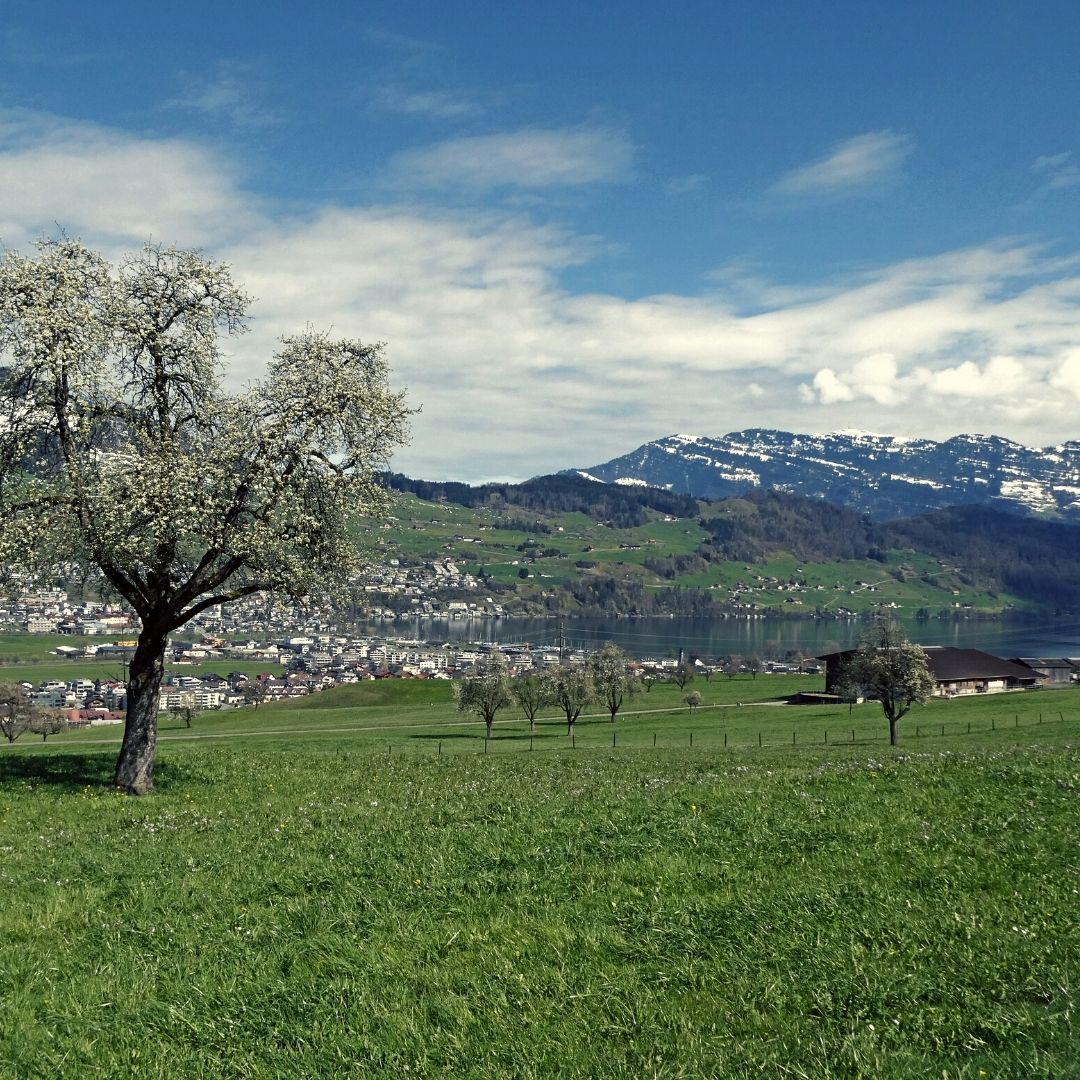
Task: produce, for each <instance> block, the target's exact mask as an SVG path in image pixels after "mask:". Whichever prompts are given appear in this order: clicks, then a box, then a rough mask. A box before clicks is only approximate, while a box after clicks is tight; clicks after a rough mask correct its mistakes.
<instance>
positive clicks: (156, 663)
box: [113, 628, 168, 795]
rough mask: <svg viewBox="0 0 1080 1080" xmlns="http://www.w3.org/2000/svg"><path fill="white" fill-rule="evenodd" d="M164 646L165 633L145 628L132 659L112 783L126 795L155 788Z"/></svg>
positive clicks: (165, 640) (140, 793)
mask: <svg viewBox="0 0 1080 1080" xmlns="http://www.w3.org/2000/svg"><path fill="white" fill-rule="evenodd" d="M167 643H168V634H167V633H161V634H158V633H152V632H151V631H150V630H148V629H146V628H144V629H143V632H142V634H140V635H139V644H138V646H137V647H136V649H135V655H134V656H133V657H132V659H131V668H130V670H129V672H128V693H127V720H126V722H125V724H124V742H123V745H122V746H121V747H120V757H119V758H118V759H117V762H116V776H115V778H114V781H113V782H114V783H115V784H116V786H117V787H118V788H120V790H121V791H124V792H126V793H127V794H128V795H146V794H147V793H148V792H150V791H152V790H153V787H154V752H155V750H156V748H157V712H158V698H159V696H160V693H161V680H162V677H163V676H164V674H165V646H166V644H167Z"/></svg>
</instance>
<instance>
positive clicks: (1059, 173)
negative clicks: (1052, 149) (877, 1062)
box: [1031, 150, 1080, 191]
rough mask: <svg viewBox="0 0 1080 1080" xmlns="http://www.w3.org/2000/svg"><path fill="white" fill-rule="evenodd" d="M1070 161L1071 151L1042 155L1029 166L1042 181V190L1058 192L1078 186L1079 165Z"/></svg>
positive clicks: (1079, 182) (1079, 178)
mask: <svg viewBox="0 0 1080 1080" xmlns="http://www.w3.org/2000/svg"><path fill="white" fill-rule="evenodd" d="M1071 159H1072V151H1071V150H1066V151H1064V152H1063V153H1061V154H1044V155H1042V156H1041V157H1037V158H1036V159H1035V161H1034V162H1033V163H1032V165H1031V171H1032V172H1036V173H1039V174H1040V175H1041V176H1042V177H1043V178H1044V179H1043V189H1044V190H1046V191H1060V190H1061V189H1063V188H1070V187H1075V186H1076V185H1077V184H1080V165H1077V164H1076V163H1075V162H1074V161H1072V160H1071Z"/></svg>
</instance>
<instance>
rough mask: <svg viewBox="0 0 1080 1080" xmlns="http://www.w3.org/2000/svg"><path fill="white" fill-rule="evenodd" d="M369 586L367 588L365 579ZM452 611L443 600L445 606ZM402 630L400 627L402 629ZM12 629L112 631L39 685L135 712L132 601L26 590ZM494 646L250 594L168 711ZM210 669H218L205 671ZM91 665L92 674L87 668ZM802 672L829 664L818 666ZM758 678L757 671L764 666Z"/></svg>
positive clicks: (413, 581)
mask: <svg viewBox="0 0 1080 1080" xmlns="http://www.w3.org/2000/svg"><path fill="white" fill-rule="evenodd" d="M435 573H437V574H438V575H439V577H440V578H443V577H445V578H447V579H449V580H451V581H452V580H453V579H454V578H455V577H459V578H461V579H462V581H461V585H462V587H463V588H470V587H474V586H475V582H474V581H470V580H469V577H470V575H467V574H460V572H457V571H456V568H454V567H453V566H452V565H443V566H442V567H441V569H439V570H436V571H435ZM385 576H386V577H387V578H388V579H390V580H388V581H386V582H380V583H377V584H376V585H374V587H375V588H379V589H385V588H386V587H387V585H396V586H397V587H398V588H399V589H401V590H403V591H405V593H406V595H408V594H409V593H410V592H411V591H412V590H417V592H418V593H419V595H420V596H421V597H423V596H424V586H425V584H426V583H427V580H428V579H426V578H425V577H423V576H422V575H421V574H418V573H416V572H415V571H413V570H409V571H404V570H395V569H394V568H391V569H390V570H388V571H386V572H385ZM365 587H366V586H365ZM440 604H441V605H442V606H437V605H440ZM419 608H420V610H419V612H415V609H414V613H419V614H429V615H432V616H438V615H442V616H443V617H444V618H454V617H455V613H456V612H460V614H461V617H476V616H477V615H481V616H483V615H485V614H486V615H489V616H491V617H499V616H500V615H502V614H503V613H502V612H501V610H499V608H498V605H492V607H491V609H488V608H484V607H481V608H480V609H479V610H477V606H476V605H471V604H469V605H467V604H461V605H458V604H456V603H455V602H453V601H451V602H445V601H438V600H434V599H430V598H428V599H421V601H420V604H419ZM366 615H367V617H369V618H370V617H378V616H379V615H383V616H384V617H388V616H392V615H393V612H392V611H389V610H386V611H383V610H382V609H375V610H372V609H368V610H367V611H366ZM390 625H391V626H392V624H390ZM0 630H8V631H23V632H26V633H28V634H67V635H70V636H71V637H72V638H85V637H100V638H101V639H102V640H101V642H100V643H97V642H93V643H89V644H86V643H79V644H72V645H70V646H68V645H60V646H58V647H57V648H56V650H55V653H56V655H57V657H58V658H66V659H71V660H82V661H85V660H88V659H92V660H94V661H95V662H96V663H99V664H100V665H101V672H102V673H101V675H100V676H99V677H97V678H94V679H90V678H85V677H83V678H73V679H70V680H61V679H54V680H44V681H42V682H40V683H39V684H38V685H36V686H34V687H33V689H32V691H31V696H32V698H33V700H34V701H35V703H36V704H39V705H41V706H43V707H46V708H51V709H57V710H62V711H63V712H64V713H65V714H66V719H67V722H68V723H69V724H73V725H91V726H98V725H102V724H115V723H121V722H122V721H123V718H124V710H125V707H126V696H127V688H126V678H125V676H126V665H127V663H128V662H129V661H130V659H131V656H132V654H133V653H134V651H135V643H136V638H137V635H138V619H137V618H136V616H135V615H134V613H133V612H131V611H130V610H129V609H127V608H126V607H125V606H124V605H121V604H109V603H103V602H100V601H83V602H79V601H74V600H72V599H70V598H69V596H68V594H67V592H66V591H65V590H63V589H60V588H53V589H35V590H31V589H24V590H20V591H18V592H16V593H15V594H14V595H11V596H7V597H4V596H2V595H0ZM494 647H495V646H492V645H485V644H479V643H477V644H470V645H462V644H460V643H454V644H451V643H448V642H445V643H441V642H424V641H418V640H412V639H402V638H398V637H395V636H394V635H393V634H392V633H388V634H386V635H380V636H358V635H356V634H351V633H348V632H345V631H342V629H341V628H340V626H339V624H338V622H337V616H336V615H332V614H330V613H328V612H317V611H311V610H307V609H303V608H300V607H298V606H296V605H291V604H285V603H282V602H281V601H280V600H275V601H272V602H270V603H268V602H267V601H266V600H265V599H264V600H261V601H260V600H256V599H248V600H245V601H239V602H237V603H235V604H232V605H229V606H227V607H225V608H222V609H218V610H217V611H215V612H210V613H207V614H205V615H203V616H202V617H200V618H199V619H196V620H193V622H192V623H190V624H189V625H188V626H187V627H185V628H184V631H183V632H182V633H181V634H179V635H177V636H175V637H174V638H173V640H171V641H170V645H169V653H168V657H167V663H168V665H169V668H170V673H169V674H168V675H167V678H166V683H165V685H164V687H163V689H162V694H161V702H160V706H159V707H160V710H161V711H162V712H174V713H179V714H181V715H183V714H188V711H189V710H190V711H194V712H199V711H203V710H207V709H231V708H240V707H244V706H255V707H257V706H258V705H259V704H260V703H262V702H264V701H280V700H284V699H288V698H298V697H304V696H306V695H308V694H312V693H318V692H320V691H322V690H326V689H329V688H331V687H335V686H342V685H347V684H350V683H357V682H361V681H364V680H368V679H381V678H404V679H452V678H454V677H455V676H461V675H463V674H465V673H467V672H468V671H469V669H470V668H471V667H472V666H473V665H474V664H475V663H476V661H477V659H478V658H479V657H480V656H482V655H483V654H484V652H485V651H488V650H490V649H491V648H494ZM499 648H500V649H501V651H502V652H503V654H504V656H505V657H506V660H507V664H508V666H509V668H510V670H511V672H512V673H520V672H525V671H533V670H536V669H537V668H543V667H546V666H548V665H551V664H558V663H560V662H569V663H571V664H574V663H584V661H585V657H586V654H585V652H584V651H583V650H580V649H573V648H564V649H559V648H557V647H555V646H554V645H551V644H545V645H537V646H532V645H529V644H528V643H521V644H516V645H502V646H499ZM234 661H243V662H245V663H244V667H245V668H247V669H248V671H250V669H251V664H252V662H254V663H256V664H264V665H265V670H260V671H258V672H257V673H255V674H248V673H247V672H241V671H236V670H230V664H231V663H232V662H234ZM695 663H696V666H697V667H698V669H699V670H700V671H702V672H703V673H707V674H710V675H711V674H712V673H713V672H714V671H719V670H720V668H721V665H720V664H719V663H717V664H716V665H715V666H709V665H706V664H705V663H704V662H702V661H700V660H697V661H695ZM188 664H190V665H196V664H197V665H199V668H200V669H201V670H200V672H199V673H198V674H196V673H194V672H193V673H192V674H190V675H187V674H182V673H178V672H177V669H178V668H183V667H184V666H185V665H188ZM207 664H211V665H213V667H214V668H215V670H214V671H212V672H206V671H205V670H204V669H205V667H206V665H207ZM678 664H679V660H678V658H676V657H671V656H665V657H652V658H650V657H643V658H639V659H635V660H633V661H632V662H631V665H630V666H631V668H632V669H636V670H637V671H638V672H639V673H640V672H652V671H655V672H657V673H665V672H668V671H669V669H670V670H674V669H675V668H676V667H677V666H678ZM84 670H85V669H84ZM794 670H799V663H798V661H797V660H794V661H788V662H782V661H770V662H768V663H762V665H761V667H760V671H761V672H789V671H794ZM802 670H804V671H809V672H812V673H817V672H820V671H821V670H823V669H822V668H820V667H819V666H818V665H817V664H816V663H813V662H811V663H810V665H809V667H804V668H803V669H802ZM755 673H756V672H755Z"/></svg>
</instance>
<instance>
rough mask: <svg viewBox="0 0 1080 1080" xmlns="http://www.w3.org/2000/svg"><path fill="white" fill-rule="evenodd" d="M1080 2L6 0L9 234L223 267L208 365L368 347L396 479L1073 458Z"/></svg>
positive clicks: (1078, 307)
mask: <svg viewBox="0 0 1080 1080" xmlns="http://www.w3.org/2000/svg"><path fill="white" fill-rule="evenodd" d="M1077 56H1080V9H1078V8H1077V6H1076V4H1075V2H1073V3H1064V2H1062V3H1058V2H1055V0H1048V2H1045V3H1039V4H1033V5H1032V4H1026V5H1021V4H1019V3H1000V2H994V0H988V2H984V3H981V4H977V5H976V4H961V3H941V2H940V0H939V2H937V3H921V2H911V3H907V4H903V5H899V4H886V3H873V2H865V0H864V2H862V3H846V2H830V3H828V4H826V3H817V4H815V3H808V2H803V3H794V2H790V0H778V2H773V3H761V4H748V3H738V4H736V3H721V2H712V3H705V2H696V0H694V2H685V3H674V4H672V5H669V7H668V8H667V9H665V10H661V9H660V8H659V7H658V6H657V5H655V4H651V3H650V4H645V3H639V2H637V0H624V2H622V3H618V4H615V3H589V2H587V0H579V2H577V3H564V2H562V0H556V2H548V3H545V4H543V5H512V4H506V3H480V2H463V3H442V4H433V3H401V2H398V3H393V4H391V3H383V2H380V0H375V2H368V3H363V4H359V3H357V4H352V5H349V4H335V5H329V4H319V3H313V4H312V3H309V4H294V3H272V2H270V3H263V4H259V5H254V4H244V3H234V4H220V3H219V4H214V5H210V4H205V3H202V2H190V3H188V4H186V5H183V6H182V7H177V8H171V9H167V8H165V7H163V6H159V5H150V4H145V3H138V4H135V3H102V4H99V5H86V4H74V3H51V4H41V3H29V2H25V0H7V3H6V5H5V17H4V20H3V22H2V24H0V242H2V243H3V244H4V245H5V246H6V247H9V248H17V249H25V248H26V247H27V246H28V245H29V244H30V243H32V241H33V239H34V238H35V237H37V236H40V235H42V234H48V233H54V232H55V231H56V228H57V226H60V227H62V228H63V229H64V230H65V231H67V232H68V233H69V234H71V235H77V236H80V237H82V238H83V239H84V240H86V241H87V242H88V243H90V244H92V245H93V246H95V247H98V248H100V249H102V250H103V251H105V252H107V253H108V254H110V255H111V256H119V255H120V254H121V253H123V252H125V251H128V250H131V249H132V248H134V247H137V246H138V245H139V244H141V243H142V242H143V241H145V240H146V239H148V238H153V239H155V240H159V241H163V242H165V243H175V244H177V245H179V246H185V247H199V248H201V249H203V250H204V251H206V252H207V253H208V254H210V255H212V256H214V257H217V258H221V259H224V260H226V261H228V262H230V263H231V264H232V265H233V267H234V269H235V272H236V275H237V277H238V278H239V279H240V280H241V281H242V282H243V283H244V285H245V286H246V287H247V289H248V290H249V291H250V292H251V293H252V294H253V295H254V296H255V297H256V301H255V303H254V304H253V306H252V320H253V321H252V333H250V334H248V335H247V336H245V337H244V338H242V339H239V340H238V341H236V342H234V343H230V345H229V355H228V365H229V373H230V377H231V378H233V379H235V380H238V381H239V380H244V379H247V378H251V377H255V376H257V375H258V373H259V371H260V368H261V365H262V364H263V363H264V362H265V360H266V358H267V357H268V356H269V355H270V354H271V352H272V351H273V348H274V342H275V340H276V339H277V337H278V336H280V335H281V334H284V333H288V332H291V331H294V330H296V329H297V328H300V327H303V326H304V325H306V324H312V325H315V326H317V327H320V328H323V327H326V328H332V329H333V330H334V331H335V332H337V333H339V334H341V335H343V336H350V337H359V338H362V339H364V340H384V341H386V342H387V349H388V355H389V357H390V359H391V363H392V366H393V369H394V372H395V376H396V378H397V380H398V381H399V383H400V384H403V385H407V386H408V388H409V394H410V399H411V400H412V401H413V402H414V403H415V404H417V405H421V406H422V412H421V413H420V415H418V416H417V417H416V419H415V423H414V426H413V440H412V443H411V445H410V446H409V447H408V448H407V449H405V450H402V451H401V452H400V453H399V454H398V456H397V457H396V458H395V461H394V465H395V467H396V468H399V469H402V470H403V471H406V472H409V473H411V474H413V475H417V476H425V477H429V478H455V479H463V480H470V481H478V480H483V479H494V478H523V477H526V476H529V475H533V474H536V473H539V472H545V471H551V470H555V469H559V468H567V467H572V466H587V465H591V464H595V463H597V462H599V461H602V460H606V459H607V458H609V457H613V456H615V455H617V454H620V453H624V452H626V451H628V450H630V449H632V448H633V447H635V446H636V445H638V444H639V443H641V442H644V441H646V440H648V439H652V438H658V437H660V436H663V435H667V434H671V433H673V432H676V431H679V432H688V433H700V434H709V435H718V434H722V433H724V432H727V431H732V430H738V429H741V428H746V427H781V428H787V429H790V430H795V431H827V430H836V429H847V428H857V429H860V430H871V431H877V432H882V433H885V434H897V435H920V436H928V437H936V438H941V437H947V436H949V435H953V434H957V433H960V432H976V431H977V432H984V433H993V434H1000V435H1005V436H1007V437H1010V438H1013V439H1016V440H1018V441H1021V442H1026V443H1028V444H1030V445H1049V444H1051V443H1056V442H1060V441H1063V440H1065V439H1071V438H1080V423H1078V422H1077V420H1076V417H1077V415H1078V410H1080V109H1078V104H1080V65H1078V64H1077V62H1076V58H1077Z"/></svg>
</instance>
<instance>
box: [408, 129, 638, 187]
mask: <svg viewBox="0 0 1080 1080" xmlns="http://www.w3.org/2000/svg"><path fill="white" fill-rule="evenodd" d="M633 158H634V148H633V145H632V144H631V142H630V140H629V139H628V138H627V137H626V135H625V134H624V133H622V132H620V131H616V130H615V129H613V128H606V127H572V128H556V129H543V128H525V129H523V130H520V131H513V132H500V133H498V134H494V135H470V136H465V137H463V138H458V139H447V140H445V141H444V142H440V143H436V144H435V145H434V146H428V147H423V148H421V149H417V150H407V151H405V152H403V153H401V154H398V155H397V156H396V157H395V158H394V159H393V160H392V162H391V166H390V172H391V176H392V177H393V178H394V179H395V180H397V181H399V182H401V183H404V184H407V185H409V186H413V187H429V188H444V187H465V188H470V189H473V190H486V189H490V188H498V187H506V186H510V187H520V188H551V187H564V186H574V185H579V184H594V183H598V182H600V181H611V180H618V179H620V178H622V177H624V176H625V175H626V174H627V172H628V171H629V169H630V166H631V164H632V163H633Z"/></svg>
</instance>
